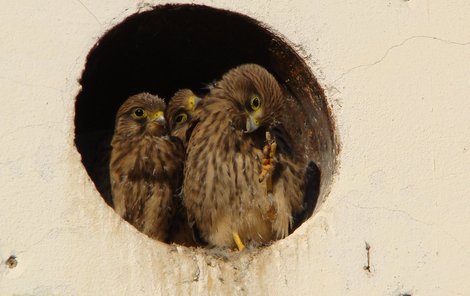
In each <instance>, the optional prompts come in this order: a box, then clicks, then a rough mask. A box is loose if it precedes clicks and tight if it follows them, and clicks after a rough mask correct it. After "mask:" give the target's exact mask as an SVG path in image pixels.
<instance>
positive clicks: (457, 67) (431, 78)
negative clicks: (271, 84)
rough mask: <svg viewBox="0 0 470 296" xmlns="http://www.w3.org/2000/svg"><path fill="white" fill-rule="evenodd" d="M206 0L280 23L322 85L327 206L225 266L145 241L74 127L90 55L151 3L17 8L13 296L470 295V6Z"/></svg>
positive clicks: (22, 2) (2, 119)
mask: <svg viewBox="0 0 470 296" xmlns="http://www.w3.org/2000/svg"><path fill="white" fill-rule="evenodd" d="M160 3H161V2H158V1H155V2H151V3H147V4H151V5H154V4H160ZM200 4H206V5H210V6H213V7H218V8H224V9H230V10H232V11H236V12H240V13H243V14H246V15H248V16H251V17H253V18H255V19H258V20H260V21H261V22H264V23H266V24H267V25H269V26H270V27H271V28H273V30H275V31H276V32H278V33H279V34H281V35H283V36H285V37H286V38H288V39H289V40H290V41H291V42H292V44H293V45H294V47H295V48H296V49H297V50H298V52H299V54H301V55H302V56H303V57H304V58H305V60H306V61H307V63H308V64H309V65H310V67H311V69H312V71H313V73H314V74H315V75H316V77H317V78H318V80H319V82H320V84H321V85H322V86H323V87H324V89H325V92H326V95H327V97H328V100H329V103H330V105H331V106H332V109H333V112H334V115H335V118H336V124H337V129H338V133H339V137H340V140H341V147H342V149H341V153H340V155H339V163H340V164H339V168H338V170H337V174H336V176H335V179H334V182H333V186H332V189H331V192H330V194H329V196H328V197H327V200H326V202H325V204H324V205H323V206H322V208H321V209H320V211H319V212H318V213H317V214H316V215H315V216H314V217H313V218H311V219H310V220H309V221H308V222H306V223H304V224H303V225H302V226H301V227H300V228H299V229H298V230H297V231H296V232H295V233H294V234H292V235H291V236H289V237H288V238H287V239H284V240H282V241H279V242H276V243H275V244H274V245H273V246H271V247H268V248H265V249H262V250H259V251H254V252H245V253H242V254H234V255H232V257H231V258H230V260H225V261H224V260H220V259H218V258H219V257H220V256H219V255H217V254H207V252H204V251H192V250H189V249H186V248H183V247H179V246H167V245H164V244H162V243H159V242H155V241H152V240H150V239H148V238H146V237H145V236H144V235H142V234H141V233H139V232H137V231H136V230H135V229H134V228H132V227H131V226H129V225H128V224H127V223H125V222H123V221H122V220H121V219H120V218H118V217H117V215H116V214H115V213H114V212H113V211H112V210H111V209H110V208H109V207H108V206H106V204H105V203H104V202H103V200H102V199H101V197H100V196H99V194H98V192H97V191H96V189H95V188H94V186H93V183H92V182H91V181H90V179H89V177H88V175H87V173H86V172H85V170H84V168H83V166H82V163H81V161H80V155H79V153H78V152H77V150H76V149H75V147H74V144H73V137H74V121H73V119H74V97H75V95H76V94H77V92H78V91H79V84H78V82H77V79H78V78H79V77H80V75H81V71H82V69H83V67H84V64H85V59H86V55H87V53H88V51H89V50H90V49H91V47H92V46H93V44H94V43H95V42H96V41H97V40H98V38H99V37H100V36H101V35H102V34H103V33H104V32H106V31H107V30H108V29H109V28H111V27H113V26H114V25H116V24H118V23H119V22H120V21H122V20H123V19H124V18H125V17H126V16H129V15H131V14H133V13H135V12H136V11H138V10H139V9H148V6H147V5H146V3H143V2H136V1H132V0H112V1H110V0H102V1H93V0H51V1H33V0H29V1H28V0H16V1H3V3H2V9H1V10H0V90H1V98H0V101H1V108H0V143H1V144H0V185H1V193H0V203H1V207H0V262H1V263H0V295H2V296H3V295H41V296H42V295H157V294H158V295H224V294H226V295H230V294H231V295H393V296H398V295H420V296H423V295H470V97H469V94H470V2H469V1H467V0H460V1H459V0H455V1H443V0H435V1H431V0H389V1H377V0H364V1H318V0H314V1H307V0H305V1H300V0H299V1H222V0H220V1H218V0H217V1H202V2H200ZM366 242H367V244H368V245H370V250H369V252H370V256H369V258H370V271H369V270H365V269H364V266H365V265H367V252H366V248H365V245H366ZM11 255H14V256H16V259H17V266H16V267H14V268H10V267H8V266H7V264H6V263H7V262H6V260H7V258H9V257H10V256H11Z"/></svg>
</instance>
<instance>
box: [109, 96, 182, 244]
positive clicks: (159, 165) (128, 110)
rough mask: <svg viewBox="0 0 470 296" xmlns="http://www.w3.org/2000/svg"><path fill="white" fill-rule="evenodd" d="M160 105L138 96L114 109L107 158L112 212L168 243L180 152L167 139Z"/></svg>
mask: <svg viewBox="0 0 470 296" xmlns="http://www.w3.org/2000/svg"><path fill="white" fill-rule="evenodd" d="M165 107H166V105H165V102H164V101H163V100H162V99H160V98H159V97H157V96H153V95H151V94H148V93H140V94H137V95H134V96H131V97H129V98H128V99H127V100H126V101H125V102H124V103H123V104H122V106H121V107H120V108H119V110H118V112H117V115H116V124H115V131H114V135H113V139H112V141H111V146H112V151H111V160H110V179H111V190H112V196H113V203H114V209H115V210H116V212H117V213H118V214H119V215H120V216H121V217H123V218H124V219H125V220H127V221H128V222H129V223H131V224H132V225H134V226H135V227H136V228H137V229H139V230H140V231H142V232H143V233H145V234H147V235H148V236H150V237H152V238H155V239H157V240H160V241H167V238H168V232H169V228H170V223H171V220H172V219H173V216H174V212H175V208H176V206H175V203H176V199H177V197H176V195H177V193H178V190H179V189H180V187H181V182H182V170H183V165H184V148H183V146H182V143H181V141H180V140H178V139H176V138H173V137H170V136H169V133H168V128H167V124H166V120H165V117H164V112H165Z"/></svg>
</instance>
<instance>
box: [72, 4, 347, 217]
mask: <svg viewBox="0 0 470 296" xmlns="http://www.w3.org/2000/svg"><path fill="white" fill-rule="evenodd" d="M245 63H256V64H259V65H261V66H263V67H264V68H266V69H267V70H268V71H269V72H270V73H272V74H273V75H274V76H275V78H276V79H277V80H278V82H279V83H280V85H281V87H282V88H283V91H284V92H285V95H286V102H287V104H288V107H289V110H290V112H291V114H296V116H295V117H292V118H291V121H290V122H289V125H290V126H289V129H290V130H292V131H294V134H293V135H292V137H293V138H294V139H295V140H296V141H300V142H301V145H298V146H299V147H301V151H300V152H299V153H301V155H303V156H305V158H307V159H309V160H312V161H314V162H315V163H316V165H317V166H318V167H319V169H320V171H321V182H320V186H319V188H313V189H312V191H311V192H309V193H308V194H307V196H308V199H307V204H308V207H309V210H308V212H307V215H306V216H305V217H304V219H303V221H305V220H307V219H308V218H309V217H310V216H311V215H312V213H313V212H314V210H317V209H318V207H319V205H321V203H322V202H323V201H324V199H325V198H326V195H327V194H328V192H329V188H330V186H331V182H332V178H333V174H334V171H335V168H336V164H337V163H336V158H337V154H338V152H339V151H338V147H339V145H338V143H337V137H336V134H335V128H334V121H333V117H332V114H331V111H330V109H329V107H328V103H327V100H326V98H325V96H324V92H323V90H322V88H321V87H320V86H319V84H318V82H317V81H316V79H315V77H314V76H313V74H312V73H311V71H310V69H309V67H308V66H307V65H306V63H305V62H304V61H303V59H302V58H301V57H300V56H299V55H298V54H297V53H296V52H295V50H294V49H293V48H292V47H291V46H290V45H289V43H288V42H287V41H286V40H285V39H284V38H283V37H280V36H278V35H276V34H274V33H273V32H272V31H271V30H269V28H268V27H267V26H266V25H264V24H261V23H260V22H258V21H256V20H254V19H252V18H249V17H247V16H245V15H242V14H239V13H235V12H231V11H227V10H220V9H215V8H211V7H208V6H202V5H163V6H156V7H154V8H153V9H152V10H149V11H145V12H141V13H136V14H133V15H131V16H129V17H128V18H127V19H125V20H124V21H123V22H122V23H120V24H118V25H117V26H115V27H114V28H112V29H110V30H109V31H108V32H106V33H105V34H104V36H102V37H101V38H100V40H99V41H98V42H97V43H96V44H95V46H94V47H93V48H92V49H91V51H90V52H89V54H88V57H87V61H86V65H85V68H84V71H83V73H82V77H81V78H80V84H81V86H82V88H81V91H80V92H79V94H78V95H77V97H76V113H75V143H76V146H77V149H78V151H79V153H80V154H81V156H82V162H83V165H84V167H85V169H86V171H87V173H88V174H89V176H90V177H91V179H92V180H93V182H94V184H95V186H96V188H97V189H98V191H99V192H100V193H101V195H102V196H103V199H104V200H105V201H106V202H107V203H108V204H109V205H112V202H111V194H110V184H109V183H110V182H109V169H108V166H109V150H110V147H109V144H110V140H111V136H112V133H113V129H114V117H115V114H116V111H117V109H118V108H119V106H120V105H121V104H122V103H123V101H124V100H125V99H126V98H127V97H129V96H130V95H133V94H136V93H140V92H149V93H153V94H157V95H158V96H160V97H163V98H166V99H168V98H170V97H171V95H172V94H173V93H174V92H175V91H177V90H178V89H182V88H190V89H193V90H194V91H195V92H197V93H204V92H206V91H207V89H206V88H205V87H206V86H207V85H208V84H210V83H211V82H213V81H214V80H215V79H218V78H220V77H221V75H222V74H223V73H225V72H227V71H228V70H229V69H231V68H234V67H236V66H238V65H241V64H245ZM303 221H302V222H303ZM297 226H299V225H297Z"/></svg>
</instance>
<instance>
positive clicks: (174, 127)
mask: <svg viewBox="0 0 470 296" xmlns="http://www.w3.org/2000/svg"><path fill="white" fill-rule="evenodd" d="M200 102H201V98H199V97H197V96H196V95H195V94H194V93H193V92H192V91H191V90H189V89H181V90H179V91H177V92H176V93H175V94H174V95H173V97H172V98H171V100H170V102H169V103H168V108H167V112H166V117H167V118H168V122H169V125H170V131H171V134H172V135H173V136H175V137H177V138H179V139H180V140H181V141H183V144H185V145H186V144H187V142H188V140H189V139H187V136H188V135H187V134H186V133H187V130H188V127H189V124H190V122H191V121H192V119H193V116H194V115H195V112H196V109H197V108H198V106H199V103H200Z"/></svg>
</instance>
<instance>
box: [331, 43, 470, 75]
mask: <svg viewBox="0 0 470 296" xmlns="http://www.w3.org/2000/svg"><path fill="white" fill-rule="evenodd" d="M415 39H430V40H434V41H440V42H443V43H447V44H452V45H459V46H467V45H470V41H469V42H457V41H452V40H447V39H442V38H438V37H434V36H426V35H417V36H411V37H408V38H406V39H405V40H403V41H402V42H400V43H398V44H395V45H392V46H391V47H389V48H388V49H387V50H386V51H385V53H384V54H383V55H382V57H380V58H379V59H378V60H376V61H374V62H372V63H367V64H361V65H358V66H355V67H352V68H351V69H349V70H347V71H346V72H344V73H342V74H341V75H340V76H339V77H338V78H336V79H335V80H333V82H332V84H335V83H336V82H337V81H338V80H341V79H343V78H344V77H345V76H346V75H348V74H349V73H351V72H353V71H354V70H357V69H360V68H369V67H372V66H375V65H377V64H379V63H380V62H382V61H383V60H385V58H387V56H388V55H389V54H390V52H391V51H392V50H394V49H396V48H398V47H401V46H403V45H405V44H406V43H408V42H409V41H411V40H415Z"/></svg>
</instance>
